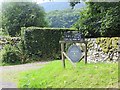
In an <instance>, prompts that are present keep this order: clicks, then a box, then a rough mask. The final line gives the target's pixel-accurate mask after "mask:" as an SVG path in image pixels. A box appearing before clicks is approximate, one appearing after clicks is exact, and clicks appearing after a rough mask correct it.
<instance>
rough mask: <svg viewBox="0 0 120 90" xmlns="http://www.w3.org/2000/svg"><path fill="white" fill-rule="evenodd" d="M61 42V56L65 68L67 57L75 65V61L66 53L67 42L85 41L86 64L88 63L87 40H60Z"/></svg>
mask: <svg viewBox="0 0 120 90" xmlns="http://www.w3.org/2000/svg"><path fill="white" fill-rule="evenodd" d="M59 43H60V44H61V56H62V62H63V67H64V68H65V57H66V58H67V59H68V60H69V61H70V62H71V63H72V64H73V66H75V63H73V62H72V61H71V59H70V58H69V57H68V55H67V54H66V53H65V44H66V43H84V44H85V57H84V58H85V64H87V43H88V42H87V41H84V40H82V41H65V40H63V41H59Z"/></svg>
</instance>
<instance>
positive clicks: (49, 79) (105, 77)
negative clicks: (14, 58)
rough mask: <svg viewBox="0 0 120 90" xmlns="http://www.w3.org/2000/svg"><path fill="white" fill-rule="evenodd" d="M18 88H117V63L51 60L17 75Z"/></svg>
mask: <svg viewBox="0 0 120 90" xmlns="http://www.w3.org/2000/svg"><path fill="white" fill-rule="evenodd" d="M18 86H19V88H106V87H107V88H118V63H97V64H94V63H90V64H86V65H85V64H84V63H83V62H79V63H77V66H76V67H75V68H73V66H72V65H71V63H70V62H68V61H66V68H65V69H64V68H63V67H62V64H61V61H52V62H50V63H49V64H47V65H45V66H44V67H43V68H42V69H39V70H38V69H37V70H30V71H27V72H26V71H25V72H23V73H22V74H21V75H20V76H19V82H18Z"/></svg>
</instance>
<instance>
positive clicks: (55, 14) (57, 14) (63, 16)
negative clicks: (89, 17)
mask: <svg viewBox="0 0 120 90" xmlns="http://www.w3.org/2000/svg"><path fill="white" fill-rule="evenodd" d="M80 12H81V9H65V10H55V11H51V12H48V13H47V20H48V21H49V24H50V27H52V28H70V27H72V25H73V24H74V23H75V22H76V21H77V20H78V19H79V18H80Z"/></svg>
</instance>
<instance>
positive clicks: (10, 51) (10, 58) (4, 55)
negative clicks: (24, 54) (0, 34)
mask: <svg viewBox="0 0 120 90" xmlns="http://www.w3.org/2000/svg"><path fill="white" fill-rule="evenodd" d="M0 60H1V62H2V63H9V64H19V63H21V59H20V56H19V51H18V50H17V48H16V47H13V46H11V45H5V46H4V47H3V49H2V50H1V51H0Z"/></svg>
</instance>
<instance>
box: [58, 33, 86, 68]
mask: <svg viewBox="0 0 120 90" xmlns="http://www.w3.org/2000/svg"><path fill="white" fill-rule="evenodd" d="M59 43H60V44H61V56H62V62H63V67H64V68H65V57H66V58H67V59H68V60H69V61H70V62H71V63H72V64H73V65H74V66H75V63H77V62H79V61H80V59H81V57H82V51H81V49H80V47H79V46H77V45H76V43H84V44H85V49H84V50H85V51H84V52H85V56H84V58H85V64H86V63H87V43H88V42H87V41H85V39H84V37H83V36H82V34H81V33H80V32H78V31H66V32H65V33H64V40H62V41H59ZM67 43H71V44H72V45H71V46H70V47H69V48H68V50H67V54H66V52H65V50H64V49H65V46H66V44H67Z"/></svg>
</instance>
